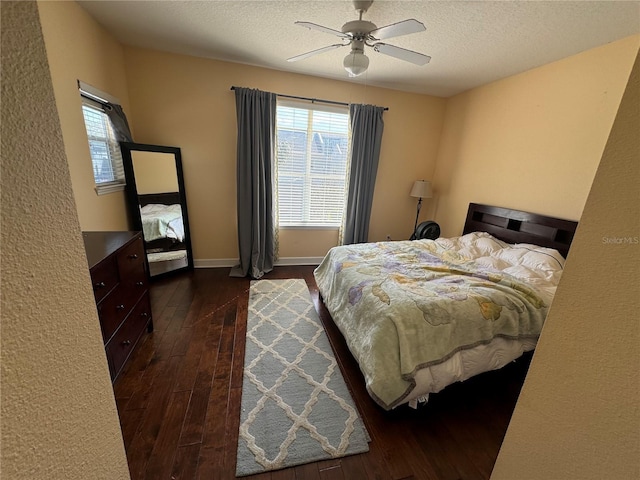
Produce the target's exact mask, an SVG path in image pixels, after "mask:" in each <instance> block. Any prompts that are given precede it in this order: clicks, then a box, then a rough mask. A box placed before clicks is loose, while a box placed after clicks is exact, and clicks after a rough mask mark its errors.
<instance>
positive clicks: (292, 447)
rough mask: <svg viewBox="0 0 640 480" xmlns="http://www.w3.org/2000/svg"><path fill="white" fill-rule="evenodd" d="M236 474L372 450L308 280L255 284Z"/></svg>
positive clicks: (248, 326)
mask: <svg viewBox="0 0 640 480" xmlns="http://www.w3.org/2000/svg"><path fill="white" fill-rule="evenodd" d="M244 362H245V363H244V377H243V384H242V408H241V414H240V430H239V435H238V455H237V464H236V465H237V466H236V475H237V476H244V475H251V474H254V473H260V472H266V471H270V470H277V469H281V468H286V467H291V466H294V465H300V464H303V463H308V462H315V461H318V460H324V459H329V458H337V457H343V456H346V455H352V454H355V453H362V452H366V451H368V450H369V441H370V438H369V435H368V433H367V431H366V429H365V427H364V425H363V423H362V419H361V418H360V416H359V414H358V411H357V409H356V407H355V405H354V403H353V399H352V398H351V396H350V395H349V390H348V388H347V386H346V384H345V382H344V379H343V378H342V374H341V373H340V368H339V367H338V365H337V363H336V359H335V357H334V356H333V352H332V350H331V346H330V344H329V340H328V339H327V336H326V334H325V332H324V329H323V328H322V324H321V322H320V319H319V318H318V315H317V313H316V311H315V308H314V306H313V303H312V301H311V297H310V295H309V290H308V288H307V284H306V282H305V281H304V280H303V279H289V280H256V281H252V282H251V289H250V293H249V309H248V318H247V339H246V351H245V360H244Z"/></svg>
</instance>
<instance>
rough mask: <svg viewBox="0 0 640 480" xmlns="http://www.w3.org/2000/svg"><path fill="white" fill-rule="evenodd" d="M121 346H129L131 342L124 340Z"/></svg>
mask: <svg viewBox="0 0 640 480" xmlns="http://www.w3.org/2000/svg"><path fill="white" fill-rule="evenodd" d="M122 344H123V345H131V340H125V341H124V342H122Z"/></svg>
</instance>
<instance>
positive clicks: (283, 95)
mask: <svg viewBox="0 0 640 480" xmlns="http://www.w3.org/2000/svg"><path fill="white" fill-rule="evenodd" d="M236 88H237V87H236V86H235V85H233V86H232V87H231V90H235V89H236ZM276 96H278V97H282V98H294V99H296V100H308V101H310V102H311V103H315V102H320V103H328V104H331V105H344V106H345V107H348V106H349V104H348V103H345V102H336V101H334V100H322V99H320V98H309V97H297V96H295V95H285V94H283V93H276ZM387 110H389V107H384V111H385V112H386V111H387Z"/></svg>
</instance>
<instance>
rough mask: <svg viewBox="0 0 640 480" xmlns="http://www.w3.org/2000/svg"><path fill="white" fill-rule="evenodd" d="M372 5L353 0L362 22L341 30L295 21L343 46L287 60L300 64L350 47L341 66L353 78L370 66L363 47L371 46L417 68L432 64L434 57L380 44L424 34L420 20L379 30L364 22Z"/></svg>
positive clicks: (346, 26) (328, 47) (362, 0)
mask: <svg viewBox="0 0 640 480" xmlns="http://www.w3.org/2000/svg"><path fill="white" fill-rule="evenodd" d="M372 3H373V0H353V6H354V7H355V9H356V12H358V14H359V19H358V20H353V21H351V22H347V23H345V24H344V25H343V26H342V30H341V31H338V30H334V29H332V28H328V27H323V26H322V25H317V24H315V23H310V22H295V24H296V25H300V26H301V27H306V28H308V29H309V30H318V31H320V32H325V33H330V34H331V35H335V36H337V37H340V38H341V39H342V42H343V43H334V44H333V45H329V46H327V47H323V48H319V49H317V50H312V51H310V52H307V53H303V54H301V55H296V56H295V57H291V58H288V59H287V61H288V62H297V61H298V60H303V59H305V58H309V57H312V56H313V55H317V54H319V53H323V52H328V51H329V50H333V49H335V48H340V47H346V46H347V45H350V46H351V52H350V53H349V54H348V55H347V56H346V57H344V61H343V62H342V64H343V66H344V68H345V70H346V71H347V72H348V73H349V76H350V77H357V76H358V75H362V74H363V73H364V72H366V70H367V68H368V67H369V57H367V56H366V55H365V54H364V47H365V45H366V46H368V47H372V48H373V50H374V51H376V52H378V53H382V54H384V55H389V56H391V57H395V58H398V59H400V60H404V61H406V62H411V63H414V64H416V65H425V64H427V63H429V60H431V57H429V56H428V55H423V54H422V53H418V52H414V51H411V50H406V49H404V48H400V47H396V46H394V45H389V44H386V43H382V42H380V40H385V39H387V38H392V37H399V36H400V35H408V34H410V33H417V32H423V31H424V30H426V28H425V26H424V25H423V24H422V23H421V22H419V21H418V20H415V19H413V18H412V19H409V20H404V21H402V22H398V23H393V24H391V25H387V26H384V27H377V26H376V25H375V24H374V23H372V22H368V21H366V20H362V15H363V14H364V13H366V12H367V10H368V9H369V7H370V6H371V4H372Z"/></svg>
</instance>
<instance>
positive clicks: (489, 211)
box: [462, 203, 578, 258]
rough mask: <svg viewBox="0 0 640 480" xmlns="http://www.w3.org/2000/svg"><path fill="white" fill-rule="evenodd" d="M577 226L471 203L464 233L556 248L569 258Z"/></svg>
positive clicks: (527, 213)
mask: <svg viewBox="0 0 640 480" xmlns="http://www.w3.org/2000/svg"><path fill="white" fill-rule="evenodd" d="M577 227H578V222H574V221H572V220H563V219H560V218H555V217H547V216H545V215H538V214H536V213H529V212H523V211H520V210H512V209H510V208H502V207H492V206H490V205H481V204H479V203H470V204H469V211H468V212H467V220H466V222H465V224H464V230H463V232H462V233H463V234H465V233H471V232H487V233H490V234H491V235H493V236H494V237H496V238H498V239H500V240H502V241H504V242H507V243H532V244H534V245H540V246H541V247H549V248H555V249H556V250H558V251H559V252H560V253H561V254H562V256H563V257H565V258H566V257H567V253H568V252H569V247H570V246H571V241H572V240H573V235H574V234H575V231H576V228H577Z"/></svg>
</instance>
